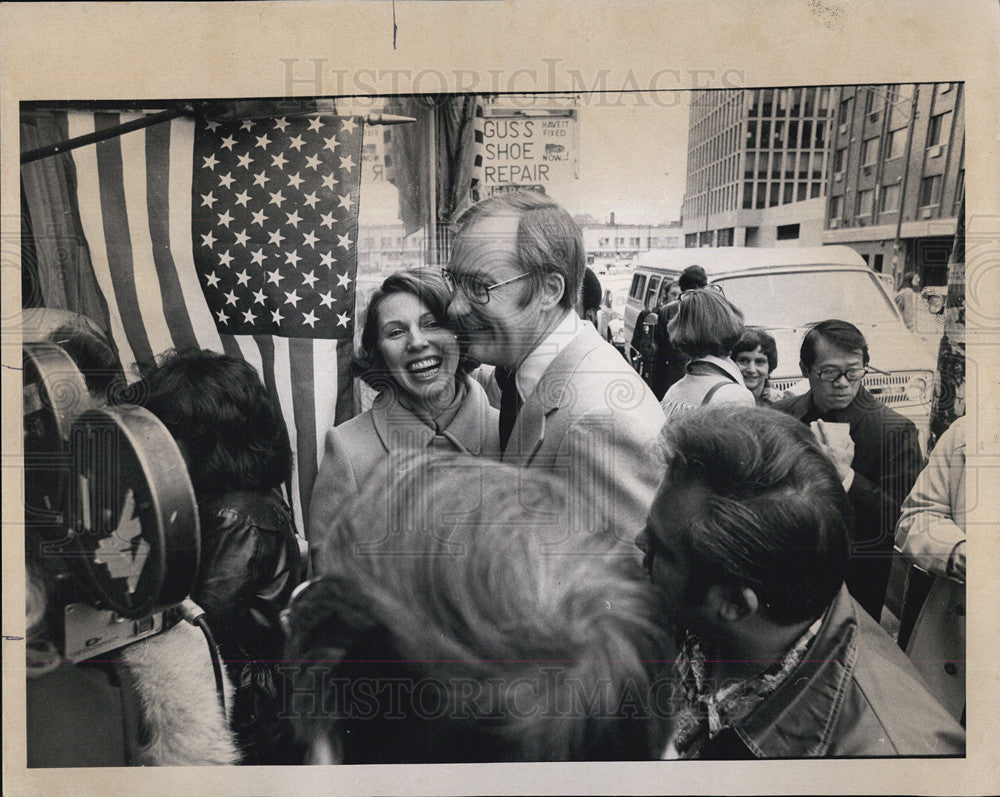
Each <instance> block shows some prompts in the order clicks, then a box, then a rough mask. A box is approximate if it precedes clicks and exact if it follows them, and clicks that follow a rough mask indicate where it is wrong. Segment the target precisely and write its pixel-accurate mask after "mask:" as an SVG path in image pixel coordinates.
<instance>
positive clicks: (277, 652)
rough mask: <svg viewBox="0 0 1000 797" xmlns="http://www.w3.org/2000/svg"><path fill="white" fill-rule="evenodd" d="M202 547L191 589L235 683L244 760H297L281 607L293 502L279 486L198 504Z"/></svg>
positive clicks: (286, 588)
mask: <svg viewBox="0 0 1000 797" xmlns="http://www.w3.org/2000/svg"><path fill="white" fill-rule="evenodd" d="M199 515H200V518H201V539H202V555H201V566H200V567H199V571H198V580H197V583H196V585H195V589H194V590H193V592H192V597H193V598H194V600H195V602H197V603H198V604H199V605H200V606H201V607H202V608H203V609H204V610H205V613H206V615H207V616H208V621H209V625H210V627H211V628H212V630H213V632H214V634H215V638H216V641H217V642H218V645H219V652H220V653H221V655H222V658H223V660H224V661H225V663H226V670H227V672H228V674H229V676H230V678H231V679H232V681H233V684H234V685H235V686H236V695H235V701H234V703H233V704H232V711H231V715H230V727H231V728H232V729H233V731H234V732H235V734H236V738H237V741H238V743H239V747H240V750H241V752H242V756H243V763H245V764H288V763H298V762H299V761H300V760H301V758H300V755H301V753H300V751H299V750H298V749H297V748H296V745H295V742H294V738H293V733H292V729H291V726H290V724H289V723H288V721H287V719H285V718H283V717H282V714H281V708H282V707H281V701H280V695H281V694H282V693H283V691H284V690H283V687H282V685H281V682H282V678H283V676H282V673H281V671H280V669H279V668H278V662H280V660H281V656H282V648H283V643H284V638H283V635H282V633H281V627H280V623H279V613H280V612H281V610H282V609H283V608H284V607H285V605H286V604H287V603H288V598H289V596H290V595H291V592H292V590H293V589H295V587H296V585H297V584H298V582H299V569H300V568H299V564H300V563H299V552H298V545H297V541H296V538H295V525H294V521H293V520H292V514H291V511H290V510H289V508H288V505H287V504H286V503H285V502H284V500H282V498H281V496H280V494H279V493H278V492H277V491H276V490H272V491H271V492H270V493H268V494H263V493H255V492H234V493H227V494H225V495H221V496H218V497H215V498H211V499H208V500H204V501H202V502H201V503H200V505H199Z"/></svg>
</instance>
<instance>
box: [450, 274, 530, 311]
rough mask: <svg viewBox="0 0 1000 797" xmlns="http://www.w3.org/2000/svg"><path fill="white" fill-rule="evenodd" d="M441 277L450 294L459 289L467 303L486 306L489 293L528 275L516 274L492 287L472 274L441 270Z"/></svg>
mask: <svg viewBox="0 0 1000 797" xmlns="http://www.w3.org/2000/svg"><path fill="white" fill-rule="evenodd" d="M441 276H442V277H444V281H445V282H446V283H447V284H448V289H449V290H450V291H451V292H452V293H454V292H455V291H456V290H458V289H459V288H461V289H462V293H464V294H465V295H466V296H467V297H468V298H469V301H471V302H475V303H476V304H488V303H489V301H490V291H492V290H496V289H497V288H502V287H503V286H504V285H510V284H511V283H512V282H517V281H518V280H522V279H524V278H525V277H528V276H530V275H529V274H518V275H517V276H516V277H512V278H511V279H509V280H504V281H503V282H495V283H493V284H492V285H490V284H488V283H486V282H483V280H481V279H479V277H476V276H473V275H472V274H455V273H454V272H453V271H451V270H449V269H446V268H443V269H441Z"/></svg>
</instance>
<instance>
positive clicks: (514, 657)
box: [29, 192, 965, 765]
mask: <svg viewBox="0 0 1000 797" xmlns="http://www.w3.org/2000/svg"><path fill="white" fill-rule="evenodd" d="M584 281H585V254H584V250H583V244H582V238H581V234H580V231H579V229H578V228H577V226H576V224H575V223H574V222H573V221H572V219H571V218H570V216H569V214H567V213H566V211H565V210H564V209H562V208H561V207H559V206H558V205H557V204H555V203H554V202H552V201H551V200H550V199H549V198H548V197H546V196H544V195H542V194H537V193H533V192H515V193H509V194H503V195H497V196H494V197H491V198H489V199H487V200H484V201H483V202H480V203H479V204H477V205H475V206H473V207H472V208H471V209H470V210H468V211H467V212H466V213H465V215H464V216H462V217H461V218H460V219H459V220H458V222H457V233H456V236H455V239H454V245H453V247H452V253H451V257H450V260H449V263H448V265H447V267H446V268H445V269H443V270H432V269H413V270H408V271H402V272H398V273H395V274H392V275H391V276H389V277H388V278H387V279H386V280H385V281H384V282H383V283H382V285H381V287H380V288H379V289H378V290H377V291H375V293H374V294H373V295H372V296H371V297H370V300H369V302H368V306H367V309H366V312H365V315H364V323H363V328H362V331H361V336H360V346H359V348H358V351H357V353H356V357H355V361H354V373H355V375H356V376H357V377H359V378H361V379H363V380H364V381H365V382H366V383H367V384H368V385H370V386H371V387H373V388H374V389H375V390H376V391H377V397H376V399H375V401H374V404H373V406H372V407H371V408H370V409H369V410H367V411H366V412H363V413H361V414H360V415H358V416H356V417H354V418H352V419H351V420H350V421H347V422H346V423H343V424H341V425H339V426H336V427H334V428H331V429H329V430H328V431H327V433H326V438H325V448H324V455H323V460H322V465H321V468H320V471H319V475H318V477H317V479H316V483H315V486H314V488H313V493H312V500H311V504H310V506H309V507H308V518H309V522H308V529H306V530H305V531H306V532H307V535H306V536H307V537H308V540H309V547H310V561H308V562H305V561H304V562H302V565H303V567H302V568H301V571H303V572H301V573H300V568H299V562H298V557H297V551H296V549H295V544H294V537H295V533H294V532H295V530H294V528H293V527H292V515H291V513H290V511H289V508H288V506H287V504H286V503H285V501H284V499H283V498H282V495H281V491H280V486H281V484H282V483H283V482H284V481H285V480H287V477H288V474H289V471H290V468H291V467H292V462H291V454H290V449H289V445H288V435H287V432H286V430H285V429H284V426H283V424H282V421H281V416H280V413H277V412H276V411H275V410H274V408H273V406H272V405H271V404H270V402H269V399H268V396H267V393H266V390H265V388H264V386H263V384H262V383H261V381H260V379H259V377H257V375H256V374H255V373H254V372H253V369H252V368H251V367H250V366H248V365H246V364H245V363H242V362H241V361H238V360H234V359H232V358H229V357H226V356H223V355H218V354H213V353H209V352H181V353H174V354H170V355H168V356H166V357H164V358H161V359H160V361H159V362H157V363H155V364H152V365H150V366H149V367H148V368H146V369H144V370H143V372H142V376H143V379H142V381H141V382H140V383H139V385H140V386H141V388H139V389H136V388H133V393H132V395H133V397H134V398H135V400H136V401H137V402H138V403H142V404H144V405H145V406H146V408H147V409H148V410H150V411H151V412H152V413H153V414H155V415H156V416H157V417H158V418H159V419H160V420H161V421H162V422H163V424H164V425H165V426H166V427H167V429H168V430H169V431H170V432H171V433H172V434H173V436H174V438H175V439H176V440H177V443H178V445H179V447H180V449H181V451H182V452H183V454H184V456H185V459H186V461H187V463H188V470H189V473H190V475H191V480H192V484H193V487H194V491H195V494H196V497H197V501H198V507H199V514H200V518H201V528H202V540H203V542H202V546H203V555H202V569H201V571H200V572H199V574H198V578H197V580H196V588H195V590H194V592H193V593H192V597H193V598H194V600H195V601H196V602H197V603H198V604H199V605H201V606H202V607H203V609H204V610H205V612H206V614H207V616H208V618H209V622H210V623H211V624H212V625H213V627H215V628H217V635H218V638H219V647H220V649H221V650H222V654H223V658H224V659H225V660H226V663H227V676H228V677H229V679H230V680H231V681H232V683H233V685H234V686H235V701H234V702H233V707H232V708H231V709H230V710H229V715H228V717H227V720H228V729H227V731H226V732H227V733H229V734H231V741H232V743H233V745H235V746H236V748H237V749H238V750H239V754H240V756H241V759H242V761H243V762H244V763H313V764H328V763H390V762H411V763H419V762H451V761H455V762H472V761H512V760H522V761H524V760H527V761H549V760H602V759H603V760H607V759H616V760H642V759H659V758H701V759H738V758H804V757H819V756H856V757H871V756H946V755H952V756H953V755H962V754H964V751H965V737H964V729H963V725H964V578H965V530H964V493H963V490H964V480H963V479H962V477H961V475H960V474H961V473H962V466H963V465H964V448H963V438H962V427H961V421H960V422H959V423H957V424H956V425H955V427H953V429H952V430H950V431H949V433H948V435H946V436H945V437H944V438H942V440H941V441H940V442H939V444H938V447H937V448H935V449H934V452H933V453H932V455H931V461H930V463H929V464H928V465H927V468H926V469H925V470H924V471H923V472H922V473H921V466H922V464H923V463H922V459H921V452H920V448H919V446H918V443H917V433H916V429H915V427H914V426H913V424H912V423H911V422H910V421H908V420H906V419H904V418H903V417H902V416H900V415H898V414H897V413H895V412H893V411H892V410H890V409H889V408H887V407H886V406H885V405H883V404H882V403H880V402H879V401H878V400H877V399H875V398H874V397H873V396H872V395H871V394H870V393H868V392H867V391H866V390H865V388H864V387H863V384H862V382H863V379H864V377H865V375H866V373H867V371H868V368H869V354H868V346H867V342H866V341H865V339H864V336H863V335H862V333H861V332H860V331H859V330H858V329H857V328H856V327H855V326H853V325H852V324H850V323H848V322H847V321H844V320H839V319H829V320H827V321H823V322H821V323H819V324H816V325H815V326H813V327H812V328H811V329H810V331H809V332H808V333H807V334H806V335H805V337H804V339H803V341H802V346H801V353H800V358H801V369H802V373H803V377H804V379H806V380H807V381H808V386H809V389H808V391H806V392H804V393H799V394H795V395H789V396H778V395H775V394H774V391H772V390H771V387H770V385H769V384H768V375H769V374H770V373H771V371H773V370H774V368H775V366H776V364H777V352H776V349H775V343H774V340H773V339H772V338H771V337H770V336H769V335H768V334H767V333H766V332H765V331H763V330H758V329H752V328H746V327H744V324H743V315H742V313H741V311H740V309H739V308H737V307H735V306H733V304H732V303H730V302H729V301H728V300H727V299H726V297H725V296H724V295H723V294H722V292H720V291H718V290H716V289H714V288H712V287H711V286H710V285H709V284H708V279H707V275H706V274H705V272H704V270H702V269H701V268H700V267H698V266H692V267H691V268H689V269H687V270H686V271H685V272H684V273H683V274H682V275H681V277H680V279H679V282H678V285H677V293H676V294H675V295H673V296H672V297H671V298H670V301H668V303H667V304H665V305H664V306H663V307H662V308H660V309H659V310H658V312H657V315H658V322H657V325H656V329H655V334H656V336H657V338H658V346H657V351H658V352H660V353H661V355H662V356H661V358H660V360H659V361H658V363H657V364H656V365H654V366H653V368H652V369H651V372H650V379H651V385H652V389H651V386H650V384H647V383H646V382H645V381H644V380H643V379H642V378H641V377H640V375H639V374H637V373H636V371H635V370H634V369H633V368H632V367H631V366H630V364H629V363H628V362H627V361H626V360H625V359H624V358H623V357H622V356H621V354H620V353H619V352H618V351H617V350H615V348H614V347H613V346H612V345H610V344H609V343H608V342H607V341H606V340H604V339H603V338H602V337H601V335H600V334H598V333H597V331H596V330H595V328H594V326H593V323H592V321H591V320H587V319H588V317H591V318H592V316H588V313H587V311H588V309H591V308H588V307H587V306H585V303H584V302H583V301H582V297H583V296H585V295H588V296H589V295H592V296H596V297H597V298H598V299H599V297H600V287H599V285H597V286H596V287H594V286H593V285H591V287H590V288H589V289H588V290H586V291H585V290H584V288H583V286H584ZM592 282H593V280H591V283H592ZM136 397H137V398H136ZM918 475H919V478H918ZM897 523H898V532H897ZM897 533H898V536H899V540H900V545H901V548H902V550H903V551H904V552H905V553H906V554H907V555H908V556H910V557H911V559H912V560H913V561H914V562H916V563H917V564H919V565H920V566H922V567H924V568H925V569H927V570H928V571H929V572H930V573H932V574H933V575H934V576H935V577H937V578H938V579H939V581H940V584H935V586H934V588H933V589H932V593H931V596H930V597H929V598H928V601H927V604H926V606H925V607H924V610H923V612H922V614H921V616H920V618H919V620H918V623H917V628H916V629H915V630H914V633H913V635H912V638H911V640H910V650H909V653H910V657H908V656H907V653H906V652H904V651H903V650H901V649H900V647H899V646H898V645H897V643H896V641H895V640H894V639H893V638H892V637H891V636H890V635H889V634H888V633H887V632H886V631H885V630H884V629H883V628H882V627H881V626H880V625H879V620H880V618H881V615H882V611H883V606H884V603H885V597H886V589H887V583H888V579H889V568H890V563H891V561H892V557H893V545H894V541H895V539H896V535H897ZM305 565H308V568H307V567H305ZM306 569H308V570H309V571H310V572H309V573H308V574H306V573H305V572H304V571H305V570H306ZM30 575H31V571H30V569H29V576H30ZM306 575H308V576H309V577H308V578H307V577H306ZM299 582H301V583H299ZM296 584H298V586H297V587H296ZM293 587H294V588H295V589H294V591H293ZM36 614H37V612H36ZM279 618H280V619H279ZM39 634H41V632H39ZM138 644H141V643H138ZM911 658H912V659H913V660H912V661H911ZM943 663H944V664H948V665H950V667H948V668H943V667H942V666H941V665H942V664H943ZM956 665H957V666H956ZM52 672H53V671H52V670H51V668H50V669H49V670H47V671H46V673H45V674H44V675H42V676H41V677H38V678H34V679H31V678H29V687H30V686H31V681H32V680H34V681H35V682H36V684H35V689H36V691H37V690H38V689H39V684H40V683H41V681H42V680H43V678H44V677H46V676H50V675H51V674H52ZM30 692H31V689H30V688H29V693H30ZM56 692H58V690H54V691H53V690H52V689H50V690H49V691H48V692H47V693H46V694H47V695H48V701H49V702H47V703H45V707H44V708H43V707H42V706H41V704H36V709H35V711H36V712H37V713H39V714H41V713H45V714H52V713H54V712H55V713H58V711H60V710H65V711H73V710H77V709H74V708H73V707H72V706H71V705H70V703H69V702H66V701H64V703H59V702H58V701H54V700H53V698H52V695H53V694H55V693H56ZM64 704H65V706H66V707H65V708H63V709H60V708H59V707H60V706H63V705H64ZM31 705H32V704H31V701H30V694H29V708H30V706H31ZM140 714H141V712H140ZM30 715H31V712H30V710H29V723H30V721H31V716H30ZM149 720H150V718H149V717H148V716H145V717H142V716H140V718H139V725H140V726H141V724H142V722H143V721H147V722H148V721H149ZM138 735H139V736H140V737H141V736H142V734H141V733H139V734H138ZM50 746H51V744H50ZM133 746H134V747H137V748H139V749H141V748H142V743H141V741H139V742H137V743H136V744H135V745H133ZM41 758H43V757H40V756H36V758H35V761H36V762H37V763H38V765H47V764H46V762H45V761H44V760H41ZM69 758H72V756H69ZM58 760H59V762H63V761H65V760H66V757H65V756H64V757H63V758H59V759H58ZM215 762H217V763H222V762H221V761H215ZM121 763H182V762H178V761H176V760H171V761H163V760H150V759H149V758H148V757H147V758H146V759H141V758H135V757H132V758H130V756H129V755H127V754H126V755H123V756H122V761H121ZM186 763H210V761H188V762H186ZM48 765H51V764H48Z"/></svg>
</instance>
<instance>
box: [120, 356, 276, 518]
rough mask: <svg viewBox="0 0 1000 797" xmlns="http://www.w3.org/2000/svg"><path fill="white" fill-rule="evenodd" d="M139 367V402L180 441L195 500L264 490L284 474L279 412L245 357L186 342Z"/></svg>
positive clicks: (274, 483)
mask: <svg viewBox="0 0 1000 797" xmlns="http://www.w3.org/2000/svg"><path fill="white" fill-rule="evenodd" d="M139 370H140V373H141V374H142V376H143V382H142V386H141V389H140V391H137V392H141V393H145V394H146V395H145V397H144V399H143V402H142V403H143V404H144V406H145V407H146V409H148V410H149V411H150V412H152V413H153V414H154V415H155V416H156V417H157V418H159V419H160V420H161V421H162V422H163V425H164V426H166V427H167V429H168V430H169V431H170V433H171V434H172V435H173V436H174V439H175V440H176V441H177V442H178V444H180V446H181V448H182V450H183V451H184V455H185V459H186V460H187V463H188V472H189V473H190V475H191V482H192V484H193V486H194V491H195V495H196V496H197V498H198V499H199V500H203V499H204V498H206V497H207V496H211V495H220V494H222V493H228V492H235V491H239V490H253V491H256V492H268V491H269V490H271V489H273V488H275V487H278V486H279V485H280V484H281V483H282V482H284V481H286V480H288V479H289V478H290V477H291V473H292V449H291V445H290V443H289V441H288V431H287V430H286V428H285V421H284V418H283V417H282V415H281V412H280V411H279V409H278V408H277V406H276V405H275V403H274V402H273V401H272V400H271V398H270V397H269V396H268V394H267V390H266V389H265V387H264V383H263V382H261V380H260V377H259V376H258V374H257V371H256V370H254V368H253V366H251V365H250V364H249V363H247V362H246V361H244V360H240V359H238V358H236V357H228V356H226V355H224V354H217V353H216V352H212V351H207V350H205V351H202V350H199V349H188V350H185V351H169V352H167V353H165V354H163V355H162V356H161V357H160V358H159V361H158V362H157V363H155V364H149V365H145V366H140V369H139Z"/></svg>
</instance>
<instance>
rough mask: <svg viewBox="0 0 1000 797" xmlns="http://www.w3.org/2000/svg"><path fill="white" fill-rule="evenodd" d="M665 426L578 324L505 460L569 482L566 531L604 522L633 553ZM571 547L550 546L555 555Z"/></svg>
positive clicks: (612, 357) (658, 472)
mask: <svg viewBox="0 0 1000 797" xmlns="http://www.w3.org/2000/svg"><path fill="white" fill-rule="evenodd" d="M663 421H664V417H663V411H662V410H661V409H660V406H659V404H658V403H657V401H656V399H655V398H654V397H653V394H652V392H650V390H649V387H648V386H647V385H646V384H645V383H644V382H643V381H642V379H640V378H639V376H638V374H636V373H635V371H633V370H632V368H631V367H629V365H628V363H626V362H625V360H624V359H622V356H621V355H620V354H619V353H618V352H617V351H616V350H615V348H614V347H613V346H611V344H609V343H607V342H606V341H604V340H603V339H602V338H601V336H600V334H598V333H597V331H596V330H594V328H593V327H592V326H591V325H590V324H583V325H581V327H580V331H579V332H578V333H577V335H576V337H574V338H573V339H572V340H571V341H570V342H569V343H568V344H567V345H566V346H565V347H564V348H563V349H562V351H560V352H559V354H558V355H556V358H555V359H554V360H553V361H552V363H551V364H550V365H549V367H548V368H547V369H546V371H545V373H544V374H543V375H542V378H541V380H540V381H539V382H538V385H537V387H536V388H535V391H534V392H533V393H532V394H531V395H530V396H528V398H527V400H526V401H525V402H524V405H523V406H522V407H521V410H520V412H519V413H518V416H517V420H516V422H515V424H514V429H513V431H512V432H511V436H510V441H509V442H508V444H507V449H506V451H505V452H504V454H503V457H502V460H503V462H505V463H508V464H514V465H519V466H522V467H528V468H542V469H544V470H547V471H550V472H552V473H554V474H555V475H557V476H559V477H561V478H564V479H567V480H568V481H569V484H570V493H571V496H572V500H573V502H574V503H573V506H572V507H570V512H571V516H570V522H571V525H570V530H571V533H572V530H574V529H579V530H581V531H582V530H583V529H584V528H592V527H593V525H594V524H595V523H598V524H602V526H603V528H604V529H606V530H607V531H608V532H610V533H612V534H614V535H615V538H616V539H617V540H619V541H620V542H621V543H622V544H623V545H624V546H627V547H628V548H629V549H630V548H631V546H632V544H633V540H634V539H635V535H636V534H638V532H639V531H640V530H641V529H642V527H643V525H644V524H645V522H646V515H647V514H648V512H649V506H650V504H651V503H652V502H653V494H654V493H655V492H656V488H657V486H658V485H659V483H660V479H661V478H662V476H663V472H664V466H663V464H662V462H661V460H660V457H659V456H658V454H657V448H656V443H657V440H658V437H659V432H660V429H661V428H662V426H663ZM595 513H596V514H595ZM572 545H573V542H572V539H562V540H555V541H553V549H554V550H558V551H563V552H568V551H570V550H571V548H572Z"/></svg>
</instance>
